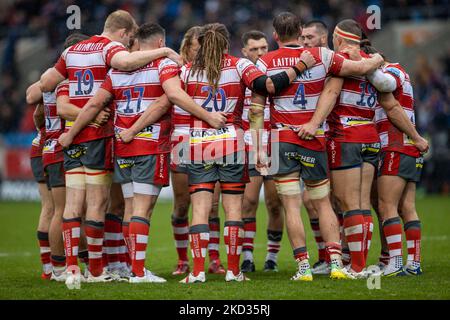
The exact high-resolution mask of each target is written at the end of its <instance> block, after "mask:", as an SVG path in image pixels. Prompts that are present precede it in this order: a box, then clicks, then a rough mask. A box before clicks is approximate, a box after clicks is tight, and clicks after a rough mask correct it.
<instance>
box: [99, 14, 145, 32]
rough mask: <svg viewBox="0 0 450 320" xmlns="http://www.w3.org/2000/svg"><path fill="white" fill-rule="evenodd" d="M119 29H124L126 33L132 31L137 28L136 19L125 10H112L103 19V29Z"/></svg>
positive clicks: (111, 30)
mask: <svg viewBox="0 0 450 320" xmlns="http://www.w3.org/2000/svg"><path fill="white" fill-rule="evenodd" d="M120 29H125V31H126V32H127V33H129V32H134V31H135V30H136V29H137V24H136V21H135V20H134V18H133V17H132V16H131V14H130V13H129V12H127V11H125V10H116V11H114V12H113V13H111V14H110V15H109V16H108V17H107V18H106V21H105V26H104V30H105V31H106V30H107V31H110V32H115V31H117V30H120Z"/></svg>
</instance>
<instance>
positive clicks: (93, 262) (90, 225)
mask: <svg viewBox="0 0 450 320" xmlns="http://www.w3.org/2000/svg"><path fill="white" fill-rule="evenodd" d="M84 224H85V228H84V230H85V232H86V240H87V245H88V251H89V272H90V273H91V274H92V275H93V276H94V277H98V276H99V275H101V274H102V272H103V236H104V232H105V230H104V229H105V224H104V223H103V222H98V221H92V220H86V221H85V223H84Z"/></svg>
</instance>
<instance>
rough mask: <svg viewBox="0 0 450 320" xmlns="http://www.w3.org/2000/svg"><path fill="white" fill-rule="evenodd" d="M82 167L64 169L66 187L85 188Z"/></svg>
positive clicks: (84, 174)
mask: <svg viewBox="0 0 450 320" xmlns="http://www.w3.org/2000/svg"><path fill="white" fill-rule="evenodd" d="M84 169H85V168H84V167H78V168H75V169H70V170H67V171H66V187H67V188H73V189H78V190H85V189H86V172H85V170H84Z"/></svg>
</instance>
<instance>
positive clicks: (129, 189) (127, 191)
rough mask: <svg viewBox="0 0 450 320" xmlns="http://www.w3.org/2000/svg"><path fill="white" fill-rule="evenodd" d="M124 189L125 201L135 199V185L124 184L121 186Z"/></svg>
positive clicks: (130, 183)
mask: <svg viewBox="0 0 450 320" xmlns="http://www.w3.org/2000/svg"><path fill="white" fill-rule="evenodd" d="M120 186H121V187H122V194H123V197H124V199H127V198H133V183H132V182H128V183H123V184H121V185H120Z"/></svg>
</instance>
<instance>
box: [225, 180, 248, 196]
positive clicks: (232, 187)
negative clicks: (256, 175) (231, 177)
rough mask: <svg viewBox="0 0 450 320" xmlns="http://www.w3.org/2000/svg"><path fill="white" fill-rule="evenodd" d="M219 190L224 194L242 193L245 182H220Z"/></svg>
mask: <svg viewBox="0 0 450 320" xmlns="http://www.w3.org/2000/svg"><path fill="white" fill-rule="evenodd" d="M220 190H222V193H224V194H243V193H244V191H245V183H240V182H238V183H235V182H221V183H220Z"/></svg>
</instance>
